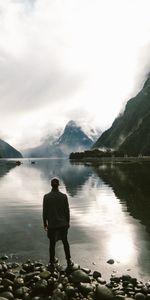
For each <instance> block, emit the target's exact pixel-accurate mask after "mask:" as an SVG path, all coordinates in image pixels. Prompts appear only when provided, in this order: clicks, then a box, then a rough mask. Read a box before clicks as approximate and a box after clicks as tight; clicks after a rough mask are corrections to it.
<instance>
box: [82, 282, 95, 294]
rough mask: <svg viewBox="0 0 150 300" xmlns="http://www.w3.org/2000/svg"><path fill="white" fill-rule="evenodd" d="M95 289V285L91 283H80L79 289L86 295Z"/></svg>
mask: <svg viewBox="0 0 150 300" xmlns="http://www.w3.org/2000/svg"><path fill="white" fill-rule="evenodd" d="M93 289H94V286H93V285H92V284H90V283H83V282H81V283H80V285H79V290H80V292H81V293H82V294H83V295H84V296H87V294H89V293H90V292H92V291H93Z"/></svg>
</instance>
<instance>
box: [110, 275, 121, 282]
mask: <svg viewBox="0 0 150 300" xmlns="http://www.w3.org/2000/svg"><path fill="white" fill-rule="evenodd" d="M110 281H111V282H115V283H119V282H120V277H117V276H113V277H111V278H110Z"/></svg>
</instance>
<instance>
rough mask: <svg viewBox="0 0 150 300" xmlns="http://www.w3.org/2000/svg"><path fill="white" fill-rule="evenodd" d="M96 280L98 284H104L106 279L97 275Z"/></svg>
mask: <svg viewBox="0 0 150 300" xmlns="http://www.w3.org/2000/svg"><path fill="white" fill-rule="evenodd" d="M97 282H98V283H100V284H106V280H105V279H104V278H102V277H98V278H97Z"/></svg>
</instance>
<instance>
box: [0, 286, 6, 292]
mask: <svg viewBox="0 0 150 300" xmlns="http://www.w3.org/2000/svg"><path fill="white" fill-rule="evenodd" d="M4 290H5V287H4V285H0V293H1V292H3V291H4Z"/></svg>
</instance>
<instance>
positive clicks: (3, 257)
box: [0, 254, 9, 260]
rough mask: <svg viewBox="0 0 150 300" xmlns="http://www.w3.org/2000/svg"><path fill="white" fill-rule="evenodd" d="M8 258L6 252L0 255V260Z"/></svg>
mask: <svg viewBox="0 0 150 300" xmlns="http://www.w3.org/2000/svg"><path fill="white" fill-rule="evenodd" d="M8 258H9V257H8V255H6V254H5V255H3V256H1V257H0V259H1V260H7V259H8Z"/></svg>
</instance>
